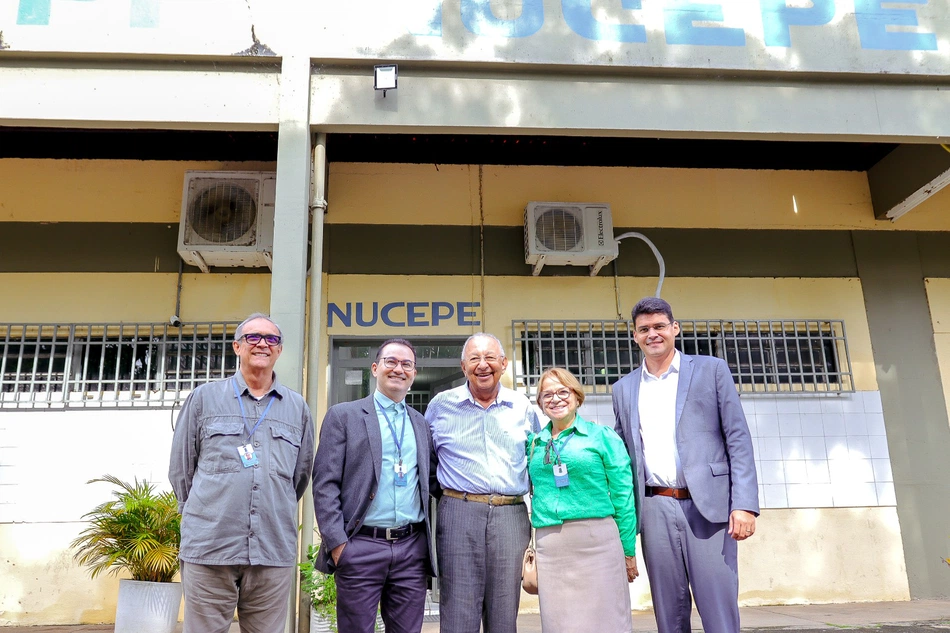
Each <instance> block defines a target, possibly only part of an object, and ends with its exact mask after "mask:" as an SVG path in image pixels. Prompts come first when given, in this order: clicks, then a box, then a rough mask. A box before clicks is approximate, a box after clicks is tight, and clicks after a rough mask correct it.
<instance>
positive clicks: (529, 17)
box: [462, 0, 544, 37]
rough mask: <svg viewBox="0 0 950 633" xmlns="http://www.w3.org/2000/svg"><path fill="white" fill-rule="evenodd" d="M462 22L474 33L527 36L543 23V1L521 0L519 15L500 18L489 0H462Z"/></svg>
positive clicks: (498, 35)
mask: <svg viewBox="0 0 950 633" xmlns="http://www.w3.org/2000/svg"><path fill="white" fill-rule="evenodd" d="M462 24H464V25H465V28H467V29H468V30H469V31H471V32H472V33H474V34H475V35H493V36H497V37H528V36H529V35H534V34H535V33H537V32H538V31H539V30H540V29H541V25H542V24H544V1H543V0H521V15H520V16H518V17H517V18H515V19H513V20H501V19H499V18H497V17H495V14H494V13H492V10H491V0H462Z"/></svg>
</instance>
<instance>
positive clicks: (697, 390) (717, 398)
mask: <svg viewBox="0 0 950 633" xmlns="http://www.w3.org/2000/svg"><path fill="white" fill-rule="evenodd" d="M632 319H633V324H634V327H635V338H636V341H637V344H638V345H639V346H640V349H641V351H642V352H643V363H642V364H641V365H640V367H639V368H637V369H636V370H635V371H634V372H632V373H631V374H629V375H627V376H624V377H623V378H622V379H621V380H620V381H619V382H617V384H615V385H614V387H613V403H614V415H615V416H616V420H617V424H616V431H617V433H619V434H620V437H622V438H623V440H624V442H625V443H626V445H627V450H628V451H629V452H630V459H631V461H632V463H633V474H634V478H635V480H636V490H637V516H638V518H639V521H638V522H637V523H638V527H639V528H640V529H641V531H642V536H641V538H642V543H643V557H644V560H645V561H646V566H647V573H648V575H649V577H650V590H651V592H652V597H653V610H654V613H655V614H656V623H657V628H658V629H659V633H689V630H690V622H689V616H690V609H691V607H692V600H691V599H690V588H692V595H693V597H695V599H696V608H697V609H698V610H699V615H700V617H701V618H702V621H703V629H704V630H705V631H706V633H737V632H738V631H739V606H738V598H739V573H738V566H737V561H736V554H737V549H738V548H737V542H738V541H742V540H745V539H747V538H749V537H750V536H752V534H754V533H755V517H756V516H757V515H758V513H759V501H758V483H757V481H756V475H755V462H754V460H753V453H752V438H751V436H750V435H749V427H748V424H747V423H746V419H745V415H744V414H743V412H742V406H741V405H740V404H739V396H738V395H737V393H736V387H735V383H734V382H733V379H732V374H731V373H730V372H729V366H728V365H727V364H726V363H725V361H723V360H722V359H719V358H715V357H712V356H688V355H686V354H683V353H681V352H679V351H678V350H677V349H676V348H675V347H674V341H675V338H676V335H677V334H678V333H679V324H678V323H677V322H676V321H675V320H673V309H672V308H671V307H670V304H669V303H667V302H666V301H664V300H662V299H659V298H654V297H648V298H646V299H642V300H641V301H640V302H639V303H637V305H636V306H635V307H634V308H633V315H632Z"/></svg>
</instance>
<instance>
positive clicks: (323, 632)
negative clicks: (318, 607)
mask: <svg viewBox="0 0 950 633" xmlns="http://www.w3.org/2000/svg"><path fill="white" fill-rule="evenodd" d="M310 633H333V629H331V628H330V621H329V620H327V619H326V618H324V617H323V616H322V615H317V612H316V611H314V610H313V609H310Z"/></svg>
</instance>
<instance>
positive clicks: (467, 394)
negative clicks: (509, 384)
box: [462, 381, 512, 407]
mask: <svg viewBox="0 0 950 633" xmlns="http://www.w3.org/2000/svg"><path fill="white" fill-rule="evenodd" d="M462 386H463V387H464V388H465V391H464V394H465V399H466V400H468V401H469V402H471V403H472V404H474V405H475V406H477V407H481V406H482V405H481V404H479V403H478V401H477V400H475V396H474V395H472V388H471V385H470V384H469V383H468V381H466V382H465V384H464V385H462ZM504 391H505V387H504V385H501V384H499V385H498V394H497V395H496V396H495V400H494V401H493V402H492V404H497V405H503V406H508V407H510V406H512V403H511V402H510V401H509V400H507V399H505V398H503V397H502V396H503V394H504Z"/></svg>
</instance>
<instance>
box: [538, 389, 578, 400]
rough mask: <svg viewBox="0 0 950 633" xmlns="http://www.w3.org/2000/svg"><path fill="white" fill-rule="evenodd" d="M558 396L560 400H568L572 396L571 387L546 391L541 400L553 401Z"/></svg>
mask: <svg viewBox="0 0 950 633" xmlns="http://www.w3.org/2000/svg"><path fill="white" fill-rule="evenodd" d="M554 396H557V397H558V399H559V400H567V399H568V398H570V397H571V390H570V389H558V390H557V391H545V392H544V393H542V394H541V402H551V401H552V400H554Z"/></svg>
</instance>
